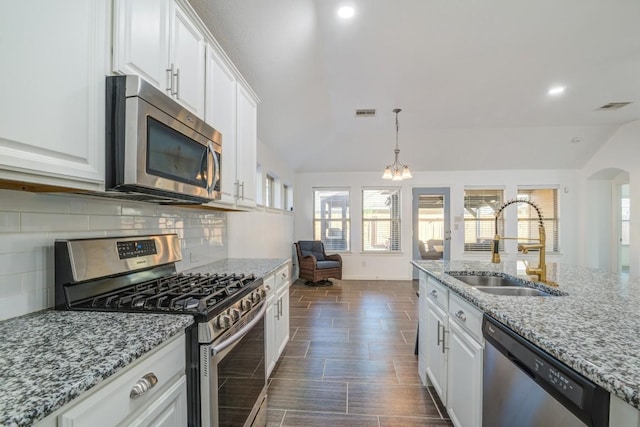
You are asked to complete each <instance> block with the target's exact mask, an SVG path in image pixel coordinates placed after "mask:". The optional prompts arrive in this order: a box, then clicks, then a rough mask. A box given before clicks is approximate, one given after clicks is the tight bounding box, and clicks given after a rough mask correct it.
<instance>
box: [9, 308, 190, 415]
mask: <svg viewBox="0 0 640 427" xmlns="http://www.w3.org/2000/svg"><path fill="white" fill-rule="evenodd" d="M192 323H193V317H192V316H185V315H168V314H132V313H101V312H82V311H54V310H46V311H41V312H36V313H32V314H29V315H26V316H21V317H16V318H13V319H9V320H5V321H3V322H0V368H1V369H0V425H8V426H30V425H32V424H33V423H35V422H36V421H38V420H40V419H42V418H44V417H46V416H47V415H49V414H51V413H53V412H54V411H56V410H57V409H59V408H61V407H62V406H63V405H64V404H66V403H68V402H70V401H71V400H72V399H74V398H76V397H78V396H79V395H80V394H82V393H83V392H85V391H87V390H89V389H90V388H91V387H93V386H94V385H96V384H97V383H99V382H100V381H102V380H104V379H105V378H107V377H109V376H110V375H113V374H115V373H116V372H117V371H119V370H120V369H122V368H123V367H125V366H127V365H128V364H130V363H131V362H133V361H134V360H135V359H137V358H139V357H140V356H142V355H143V354H145V353H146V352H148V351H150V350H152V349H153V348H154V347H156V346H158V345H159V344H161V343H163V342H164V341H167V340H168V339H169V338H171V337H172V336H174V335H176V334H178V333H180V332H182V331H184V330H185V328H187V327H188V326H189V325H191V324H192Z"/></svg>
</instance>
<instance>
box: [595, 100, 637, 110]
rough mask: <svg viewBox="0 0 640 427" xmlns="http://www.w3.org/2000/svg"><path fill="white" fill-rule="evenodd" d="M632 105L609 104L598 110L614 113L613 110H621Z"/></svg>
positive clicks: (624, 103)
mask: <svg viewBox="0 0 640 427" xmlns="http://www.w3.org/2000/svg"><path fill="white" fill-rule="evenodd" d="M629 104H631V103H630V102H610V103H608V104H605V105H603V106H602V107H600V108H597V110H598V111H613V110H619V109H621V108H622V107H626V106H627V105H629Z"/></svg>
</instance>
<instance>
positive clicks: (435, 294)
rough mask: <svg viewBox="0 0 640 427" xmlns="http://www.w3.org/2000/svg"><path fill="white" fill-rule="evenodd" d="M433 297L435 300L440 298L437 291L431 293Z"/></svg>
mask: <svg viewBox="0 0 640 427" xmlns="http://www.w3.org/2000/svg"><path fill="white" fill-rule="evenodd" d="M431 296H432V297H434V298H438V291H436V290H435V289H434V290H432V291H431Z"/></svg>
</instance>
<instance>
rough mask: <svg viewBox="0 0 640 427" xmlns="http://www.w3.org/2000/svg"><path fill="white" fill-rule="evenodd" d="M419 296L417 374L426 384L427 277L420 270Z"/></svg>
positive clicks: (425, 384)
mask: <svg viewBox="0 0 640 427" xmlns="http://www.w3.org/2000/svg"><path fill="white" fill-rule="evenodd" d="M419 293H420V296H419V297H418V375H420V379H421V380H422V384H423V385H424V386H427V339H428V336H427V278H426V273H425V272H423V271H421V272H420V287H419Z"/></svg>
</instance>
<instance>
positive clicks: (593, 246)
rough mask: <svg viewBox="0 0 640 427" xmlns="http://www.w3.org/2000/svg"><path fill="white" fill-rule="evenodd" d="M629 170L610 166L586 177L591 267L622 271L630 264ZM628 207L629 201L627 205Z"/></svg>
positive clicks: (588, 260) (588, 248) (588, 254)
mask: <svg viewBox="0 0 640 427" xmlns="http://www.w3.org/2000/svg"><path fill="white" fill-rule="evenodd" d="M628 197H629V172H628V171H625V170H623V169H618V168H607V169H602V170H599V171H597V172H595V173H593V174H592V175H591V176H589V177H588V178H587V201H588V202H587V209H586V215H587V234H588V235H587V236H586V242H587V262H588V265H589V266H590V267H594V268H598V269H601V270H606V271H611V272H613V273H620V272H621V270H622V271H624V266H625V265H626V266H627V267H628V257H629V243H630V242H629V233H628V227H627V228H626V229H625V223H624V221H625V220H626V221H627V222H626V225H627V226H628V209H627V211H626V212H624V213H623V200H624V199H625V198H626V200H627V201H628ZM626 206H628V204H627V205H626Z"/></svg>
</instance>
